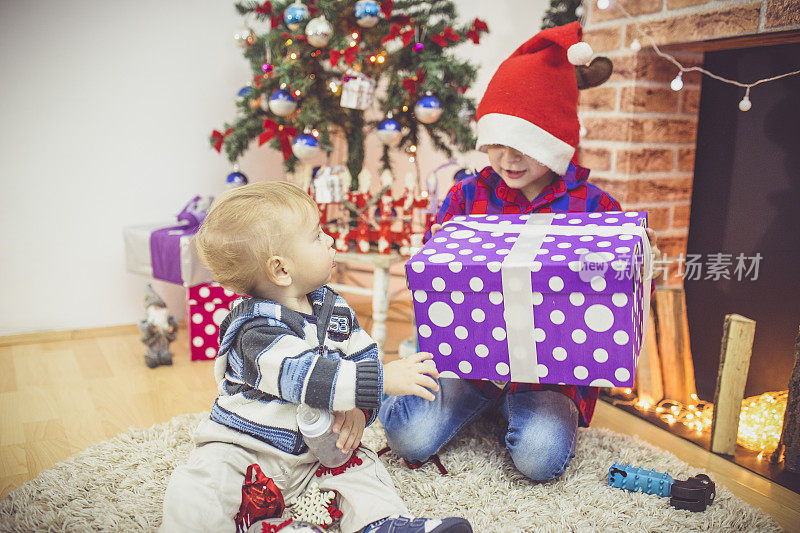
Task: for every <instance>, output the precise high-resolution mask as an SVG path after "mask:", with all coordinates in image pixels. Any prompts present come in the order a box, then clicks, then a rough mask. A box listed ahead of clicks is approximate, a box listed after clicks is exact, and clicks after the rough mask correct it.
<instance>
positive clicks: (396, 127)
mask: <svg viewBox="0 0 800 533" xmlns="http://www.w3.org/2000/svg"><path fill="white" fill-rule="evenodd" d="M402 136H403V133H402V132H401V131H400V124H398V123H397V121H396V120H395V119H393V118H387V119H385V120H383V121H381V123H380V124H378V139H380V140H381V142H382V143H383V144H385V145H387V146H396V145H397V143H399V142H400V138H401V137H402Z"/></svg>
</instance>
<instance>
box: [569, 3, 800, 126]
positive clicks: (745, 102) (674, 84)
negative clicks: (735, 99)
mask: <svg viewBox="0 0 800 533" xmlns="http://www.w3.org/2000/svg"><path fill="white" fill-rule="evenodd" d="M590 1H591V0H590ZM613 4H614V6H615V7H616V8H617V9H619V10H620V11H621V12H622V13H623V14H624V15H625V16H626V17H627V18H628V19H629V20H630V21H631V22H632V23H633V27H634V28H635V29H636V32H637V33H638V34H639V35H640V36H641V37H643V38H644V39H646V40H647V41H648V42H649V43H650V46H651V47H652V48H653V51H654V52H655V53H656V54H657V55H658V56H660V57H662V58H664V59H666V60H667V61H669V62H670V63H672V64H673V65H675V66H676V67H677V68H678V74H677V75H676V76H675V78H674V79H673V80H672V81H671V82H670V84H669V85H670V87H671V88H672V90H673V91H676V92H677V91H680V90H681V89H683V73H684V72H691V71H695V72H700V73H702V74H705V75H706V76H709V77H711V78H714V79H715V80H719V81H721V82H723V83H728V84H730V85H735V86H737V87H741V88H743V89H744V90H745V91H744V96H743V97H742V99H741V100H740V101H739V110H740V111H749V110H750V108H751V107H752V106H753V103H752V102H751V101H750V89H752V88H753V87H755V86H757V85H760V84H762V83H769V82H771V81H775V80H779V79H781V78H786V77H788V76H796V75H798V74H800V70H795V71H792V72H787V73H785V74H780V75H778V76H772V77H771V78H763V79H760V80H757V81H754V82H753V83H742V82H740V81H737V80H731V79H728V78H725V77H723V76H719V75H717V74H714V73H713V72H710V71H708V70H706V69H704V68H702V67H697V66H692V67H686V66H684V65H683V64H681V62H680V61H678V60H677V59H676V58H675V56H672V55H670V54H668V53H666V52H664V51H662V50H661V49H660V48H659V47H658V45H657V44H656V42H655V39H653V37H652V36H651V35H650V34H649V33H647V32H646V31H644V30H643V29H642V28H641V26H639V23H638V22H637V20H636V18H635V17H634V16H633V15H631V14H630V13H629V12H628V10H627V9H625V6H624V5H623V3H622V1H621V0H613ZM596 5H597V8H598V9H600V10H601V11H603V10H606V9H608V8H609V7H611V5H612V0H596ZM576 15H577V16H578V17H579V18H580V19H581V25H583V24H584V23H585V20H584V18H585V16H586V9H585V8H584V7H583V4H581V5H580V6H578V10H577V11H576ZM630 49H631V50H632V51H634V52H638V51H639V50H641V49H642V43H641V42H640V41H639V38H638V37H635V38H634V39H633V41H631V44H630Z"/></svg>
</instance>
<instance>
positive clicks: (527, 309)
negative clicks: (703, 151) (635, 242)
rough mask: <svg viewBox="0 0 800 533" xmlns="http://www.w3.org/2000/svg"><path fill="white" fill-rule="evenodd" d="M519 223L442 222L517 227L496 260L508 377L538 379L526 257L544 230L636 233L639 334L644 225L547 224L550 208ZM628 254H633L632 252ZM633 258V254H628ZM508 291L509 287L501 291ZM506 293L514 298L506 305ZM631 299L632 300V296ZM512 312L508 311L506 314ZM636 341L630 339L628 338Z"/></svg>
mask: <svg viewBox="0 0 800 533" xmlns="http://www.w3.org/2000/svg"><path fill="white" fill-rule="evenodd" d="M527 216H529V218H528V221H527V222H526V223H525V224H488V223H485V222H473V221H465V220H455V219H450V220H448V221H447V222H445V224H444V225H447V224H458V225H460V226H464V227H465V228H468V229H471V230H474V231H483V232H487V233H519V238H518V239H517V240H516V242H515V243H514V245H513V246H512V247H511V251H510V252H509V253H508V255H506V257H505V259H503V262H502V264H501V266H500V274H501V275H502V285H503V306H504V308H505V314H504V317H503V318H504V320H505V322H506V343H507V344H508V366H509V369H510V372H509V376H510V378H511V379H512V380H513V381H517V382H523V383H539V374H538V367H539V364H538V361H539V359H538V357H537V354H536V340H535V337H534V332H535V330H536V324H535V323H534V317H533V283H532V281H531V261H532V258H533V257H535V256H536V252H537V251H538V250H539V249H540V248H541V246H542V243H543V242H544V238H545V237H546V236H548V235H550V236H552V235H566V236H578V235H580V236H583V235H592V236H597V237H614V236H619V235H635V236H638V237H640V238H641V241H642V249H643V252H642V255H643V266H644V272H643V274H642V290H643V291H644V302H643V306H642V315H643V316H642V331H641V338H642V339H643V338H644V336H645V332H646V330H647V325H648V324H649V322H650V284H649V283H648V282H649V281H650V282H651V281H652V279H653V268H652V267H653V258H652V252H651V248H650V240H649V239H648V238H647V232H646V231H645V228H643V227H642V226H639V225H638V224H630V225H628V226H596V225H592V226H566V225H564V226H561V225H552V221H553V219H554V218H555V214H554V213H532V214H530V215H527ZM632 257H633V256H632ZM632 260H633V259H632ZM506 291H508V292H509V293H507V292H506ZM509 298H511V299H512V301H513V302H514V304H513V305H512V306H511V307H513V312H511V311H512V310H511V309H509V305H508V302H509ZM634 305H635V302H634ZM512 315H513V316H512ZM632 340H633V341H634V342H636V340H635V339H632Z"/></svg>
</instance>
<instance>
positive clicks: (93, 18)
mask: <svg viewBox="0 0 800 533" xmlns="http://www.w3.org/2000/svg"><path fill="white" fill-rule="evenodd" d="M547 5H548V2H547V0H535V1H524V0H513V1H510V0H509V1H506V2H502V3H494V4H493V5H492V6H491V9H488V10H487V9H486V4H485V3H484V2H480V1H478V0H465V1H458V2H457V7H458V9H459V11H460V13H461V16H462V19H463V20H471V19H472V18H474V17H475V16H476V15H477V16H479V17H480V18H482V19H484V20H486V21H487V23H488V24H489V28H490V30H491V33H490V34H488V35H486V36H484V38H483V41H482V42H481V45H480V46H473V45H471V44H465V45H462V46H461V47H460V48H459V54H461V55H463V56H464V57H468V58H469V59H470V60H471V61H473V62H474V63H475V64H478V65H480V66H481V71H480V76H479V79H478V82H477V83H476V85H475V87H474V89H473V91H472V96H474V97H476V98H479V97H480V95H481V94H482V92H483V90H484V88H485V87H486V84H487V83H488V81H489V79H490V77H491V75H492V73H493V72H494V70H495V69H496V67H497V65H498V64H499V63H500V62H501V61H502V60H503V59H504V58H505V57H506V56H508V54H509V53H510V52H511V51H512V50H513V49H514V48H515V47H516V46H517V45H519V44H520V43H522V42H523V41H524V40H525V39H527V38H528V37H530V36H532V35H533V34H534V33H536V31H537V30H538V28H539V26H540V21H541V17H542V14H543V13H544V10H545V8H546V6H547ZM241 24H242V20H241V18H240V17H239V16H238V15H237V14H236V11H235V9H234V8H233V2H232V1H213V2H212V1H203V2H197V1H194V2H192V1H189V0H173V1H164V0H161V1H155V0H137V1H132V0H118V1H114V2H100V1H96V0H95V1H90V0H72V1H70V2H57V1H55V0H49V1H45V2H23V1H14V2H12V1H5V2H3V3H2V4H0V72H2V81H1V82H0V84H1V85H0V87H1V89H0V117H2V130H0V131H2V133H0V135H1V136H2V137H1V138H0V140H1V142H0V154H2V157H0V245H1V246H2V248H0V250H2V253H1V254H0V279H2V299H1V300H0V302H2V303H0V335H3V334H14V333H24V332H31V331H44V330H61V329H73V328H89V327H98V326H105V325H114V324H125V323H133V322H135V321H137V320H138V319H139V318H140V316H141V315H142V314H143V311H142V305H141V299H142V294H143V292H142V289H143V286H144V284H145V283H146V282H147V280H146V279H144V278H142V277H140V276H136V275H133V274H129V273H127V272H126V271H125V251H124V246H123V240H122V228H123V227H125V226H128V225H132V224H142V223H149V222H158V221H163V220H169V219H170V218H171V217H172V216H174V215H175V214H176V213H177V212H178V211H179V210H180V208H181V207H182V205H183V204H184V203H185V202H186V201H187V200H188V199H189V198H191V197H192V196H193V195H194V194H218V193H220V192H221V191H222V190H223V188H224V187H223V182H224V178H225V176H226V175H227V173H228V172H229V171H230V165H229V164H228V163H227V160H226V159H225V157H223V156H220V155H218V154H217V153H216V152H214V151H213V150H211V149H210V148H209V147H208V142H207V137H208V134H209V133H210V131H211V130H212V129H213V128H216V127H219V126H221V125H222V123H223V121H225V120H230V119H232V118H233V117H234V113H235V107H234V99H235V94H236V92H237V91H238V90H239V89H240V88H241V87H242V86H243V85H244V84H245V83H246V82H247V80H248V79H249V78H250V76H251V73H250V72H249V69H248V66H247V64H246V62H245V60H244V58H243V57H242V56H241V53H240V51H239V49H238V48H237V47H236V45H235V44H234V42H233V39H232V35H233V33H234V31H235V30H236V29H237V28H238V27H239V26H240V25H241ZM376 155H377V154H376ZM368 157H369V153H368ZM398 159H401V158H398ZM442 160H443V159H442V157H441V156H439V155H437V154H433V153H430V151H425V150H423V153H421V156H420V162H421V164H422V168H423V172H426V171H427V170H428V169H430V168H432V167H433V166H435V165H437V164H439V162H441V161H442ZM465 161H467V162H469V163H470V164H472V165H474V166H478V167H480V166H482V165H484V164H486V159H485V156H483V155H482V154H472V155H469V156H468V157H466V158H465ZM375 164H377V163H375ZM240 166H241V167H242V170H243V171H244V172H245V173H246V174H247V175H248V176H249V177H250V178H251V179H253V180H263V179H273V178H276V177H279V176H280V175H281V168H280V157H279V155H278V154H277V153H275V152H273V151H271V150H269V149H267V148H262V149H260V150H259V149H255V148H254V149H252V150H251V151H250V152H249V153H248V154H247V156H246V157H245V158H243V160H242V161H241V162H240ZM449 175H452V174H449ZM449 175H448V176H446V177H445V179H447V178H449ZM156 289H157V290H158V291H159V292H161V293H162V295H163V296H165V298H166V299H167V300H168V303H169V305H170V307H171V309H172V312H174V313H176V314H179V315H180V314H182V313H183V309H182V304H183V300H182V289H181V288H180V287H177V286H174V285H169V284H166V283H157V284H156Z"/></svg>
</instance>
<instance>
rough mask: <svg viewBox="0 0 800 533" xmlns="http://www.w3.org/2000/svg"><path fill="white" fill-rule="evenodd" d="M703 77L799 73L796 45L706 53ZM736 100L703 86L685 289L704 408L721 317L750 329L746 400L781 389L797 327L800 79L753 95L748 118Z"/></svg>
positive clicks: (711, 83)
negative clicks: (735, 317) (691, 268)
mask: <svg viewBox="0 0 800 533" xmlns="http://www.w3.org/2000/svg"><path fill="white" fill-rule="evenodd" d="M705 68H706V69H707V70H710V71H711V72H714V73H715V74H719V75H721V76H724V77H726V78H729V79H736V80H741V81H754V80H757V79H761V78H768V77H770V76H774V75H775V74H776V73H777V74H780V73H784V72H788V71H791V70H796V69H798V68H800V43H794V44H787V45H782V46H770V47H761V48H747V49H741V50H725V51H718V52H707V53H706V55H705ZM743 94H744V89H741V88H738V87H734V86H732V85H728V84H724V83H722V82H719V81H717V80H714V79H712V78H709V77H707V76H705V77H703V83H702V90H701V96H700V114H699V124H698V134H697V151H696V156H695V170H694V186H693V191H692V204H691V205H692V207H691V215H690V222H689V236H688V243H687V251H686V257H687V258H689V257H690V256H692V255H695V256H700V258H701V259H702V261H701V264H702V266H703V267H705V268H703V269H702V273H701V274H700V275H699V276H697V277H698V278H699V279H691V278H690V277H689V276H690V274H694V273H692V272H688V271H687V273H686V275H685V277H684V288H685V290H686V309H687V314H688V322H689V332H690V338H691V349H692V358H693V361H694V369H695V381H696V386H697V393H698V396H700V398H703V399H709V400H713V398H714V390H715V385H716V379H717V369H718V367H719V356H720V333H721V332H722V324H723V320H724V318H725V315H726V314H728V313H738V314H740V315H743V316H746V317H748V318H750V319H752V320H755V321H756V329H755V339H754V343H753V352H752V356H751V358H750V371H749V373H748V376H747V385H746V387H745V397H751V396H755V395H758V394H762V393H765V392H769V391H780V390H784V389H786V384H787V381H788V377H789V375H790V374H791V372H792V367H793V366H794V357H793V355H792V346H793V343H794V337H795V334H796V332H797V326H798V324H800V128H799V127H798V124H800V77H798V76H793V77H788V78H783V79H781V80H777V81H775V82H772V83H768V84H764V85H760V86H757V87H755V88H753V89H752V91H751V93H750V100H751V101H752V107H751V109H750V110H749V111H747V112H743V111H739V108H738V105H739V101H740V100H741V99H742V96H743ZM713 254H721V255H719V256H714V255H713ZM737 257H742V258H743V259H744V261H737ZM715 260H716V261H715ZM741 262H743V263H744V266H743V267H742V268H740V269H739V270H738V271H737V270H736V267H737V265H738V264H739V263H741ZM751 267H752V268H753V269H756V268H757V269H758V272H757V273H756V272H754V271H751V272H750V273H749V274H748V275H745V274H747V272H745V271H744V270H745V269H748V268H751ZM696 270H700V269H696ZM756 274H757V275H756ZM726 277H728V278H729V279H725V278H726Z"/></svg>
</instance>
